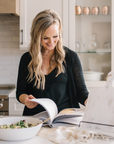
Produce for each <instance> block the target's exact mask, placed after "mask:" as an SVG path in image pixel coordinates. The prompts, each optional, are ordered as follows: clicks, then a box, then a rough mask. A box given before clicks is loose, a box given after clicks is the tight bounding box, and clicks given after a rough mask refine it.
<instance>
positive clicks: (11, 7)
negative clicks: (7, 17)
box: [0, 0, 20, 16]
mask: <svg viewBox="0 0 114 144" xmlns="http://www.w3.org/2000/svg"><path fill="white" fill-rule="evenodd" d="M0 13H3V14H14V15H17V16H19V15H20V2H19V0H0Z"/></svg>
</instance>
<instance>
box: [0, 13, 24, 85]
mask: <svg viewBox="0 0 114 144" xmlns="http://www.w3.org/2000/svg"><path fill="white" fill-rule="evenodd" d="M24 52H25V51H22V50H20V49H19V17H18V16H14V15H5V14H0V84H16V82H17V74H18V65H19V61H20V57H21V55H22V54H23V53H24Z"/></svg>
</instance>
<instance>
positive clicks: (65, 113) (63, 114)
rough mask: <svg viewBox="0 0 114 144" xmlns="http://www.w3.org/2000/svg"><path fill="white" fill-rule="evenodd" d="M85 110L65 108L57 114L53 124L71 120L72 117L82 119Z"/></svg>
mask: <svg viewBox="0 0 114 144" xmlns="http://www.w3.org/2000/svg"><path fill="white" fill-rule="evenodd" d="M84 110H85V109H80V108H66V109H63V110H62V111H60V112H59V114H58V115H57V116H56V117H55V119H54V122H55V121H58V120H61V121H62V119H65V118H71V117H72V118H73V117H82V116H83V114H84Z"/></svg>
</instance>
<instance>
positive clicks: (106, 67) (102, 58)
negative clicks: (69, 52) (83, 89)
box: [69, 0, 114, 87]
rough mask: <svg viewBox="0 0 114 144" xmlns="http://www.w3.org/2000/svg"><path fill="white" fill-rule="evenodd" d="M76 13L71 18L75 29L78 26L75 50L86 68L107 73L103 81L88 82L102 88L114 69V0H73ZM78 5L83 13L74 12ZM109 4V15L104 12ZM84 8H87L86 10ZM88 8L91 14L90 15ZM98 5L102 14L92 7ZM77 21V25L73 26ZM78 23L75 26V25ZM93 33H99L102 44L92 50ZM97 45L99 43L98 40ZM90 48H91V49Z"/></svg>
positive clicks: (98, 38) (88, 85)
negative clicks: (96, 12) (96, 13)
mask: <svg viewBox="0 0 114 144" xmlns="http://www.w3.org/2000/svg"><path fill="white" fill-rule="evenodd" d="M71 3H72V4H71V5H72V10H71V11H70V15H73V17H72V20H71V21H70V25H71V26H72V27H71V29H72V30H73V29H74V33H73V36H74V37H75V39H72V43H73V46H74V45H75V46H74V47H73V49H74V50H75V51H76V52H77V54H78V56H79V58H80V60H81V63H82V68H83V71H88V70H91V71H97V72H103V73H104V74H103V75H102V77H101V80H99V81H86V84H87V87H102V86H104V85H105V83H106V80H105V77H106V75H107V74H108V72H110V71H114V41H113V38H114V19H113V17H114V1H113V0H71ZM76 6H79V7H81V8H82V12H81V14H76V13H74V10H75V9H76ZM104 6H108V10H109V11H108V14H106V15H105V14H103V13H102V8H103V7H104ZM84 7H86V11H85V13H84V11H83V10H84ZM87 7H89V8H90V13H89V14H88V15H87V14H86V12H87ZM93 7H98V9H99V13H98V15H95V14H93V13H92V8H93ZM73 9H74V10H73ZM72 23H73V25H72ZM74 24H75V25H74ZM92 34H96V36H97V38H96V41H97V42H98V47H97V46H96V48H95V49H92V46H91V47H89V44H91V43H92V41H91V40H90V39H89V38H90V36H92ZM69 37H72V34H70V35H69ZM96 44H97V43H96ZM89 48H90V49H89Z"/></svg>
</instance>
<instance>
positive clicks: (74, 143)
mask: <svg viewBox="0 0 114 144" xmlns="http://www.w3.org/2000/svg"><path fill="white" fill-rule="evenodd" d="M37 135H39V136H41V137H44V138H46V139H48V140H50V141H52V142H54V143H56V144H83V143H88V142H91V141H92V139H95V138H101V139H103V140H108V138H107V137H105V136H103V135H99V134H96V133H95V132H92V131H91V132H90V131H84V130H81V129H80V128H78V127H64V126H60V127H58V128H44V127H43V128H42V129H41V130H40V132H39V133H38V134H37Z"/></svg>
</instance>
